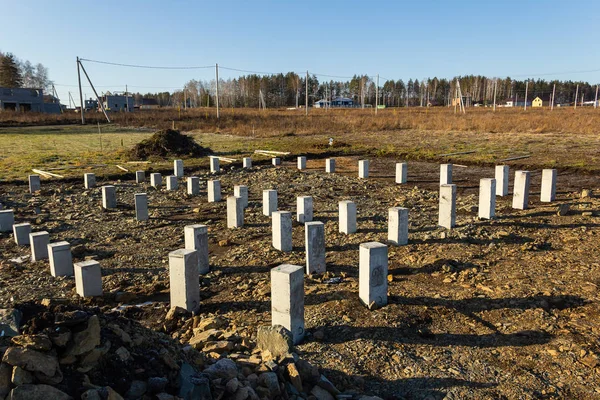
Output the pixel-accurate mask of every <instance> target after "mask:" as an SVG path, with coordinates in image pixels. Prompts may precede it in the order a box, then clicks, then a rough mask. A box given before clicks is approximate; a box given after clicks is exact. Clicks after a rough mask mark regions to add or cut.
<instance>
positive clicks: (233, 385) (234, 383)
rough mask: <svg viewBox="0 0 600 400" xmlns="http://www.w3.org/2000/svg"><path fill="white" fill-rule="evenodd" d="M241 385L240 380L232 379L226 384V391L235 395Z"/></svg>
mask: <svg viewBox="0 0 600 400" xmlns="http://www.w3.org/2000/svg"><path fill="white" fill-rule="evenodd" d="M239 385H240V381H239V379H238V378H233V379H230V380H229V381H228V382H227V383H226V384H225V390H226V391H227V392H228V393H235V392H236V391H237V390H238V387H239Z"/></svg>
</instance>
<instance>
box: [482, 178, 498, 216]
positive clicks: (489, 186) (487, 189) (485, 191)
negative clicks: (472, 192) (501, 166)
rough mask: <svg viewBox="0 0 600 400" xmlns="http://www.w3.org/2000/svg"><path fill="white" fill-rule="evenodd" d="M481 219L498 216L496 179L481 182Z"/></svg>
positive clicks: (485, 179)
mask: <svg viewBox="0 0 600 400" xmlns="http://www.w3.org/2000/svg"><path fill="white" fill-rule="evenodd" d="M478 215H479V218H481V219H492V218H494V216H495V215H496V179H494V178H483V179H480V180H479V212H478Z"/></svg>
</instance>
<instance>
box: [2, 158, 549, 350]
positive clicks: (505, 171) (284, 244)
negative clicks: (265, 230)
mask: <svg viewBox="0 0 600 400" xmlns="http://www.w3.org/2000/svg"><path fill="white" fill-rule="evenodd" d="M272 164H273V165H275V166H277V165H280V164H281V160H280V159H279V158H273V159H272ZM243 167H244V168H252V160H251V158H249V157H247V158H244V159H243ZM305 168H306V157H304V156H302V157H298V169H300V170H303V169H305ZM452 168H453V166H452V164H442V165H441V166H440V196H439V220H438V224H439V225H440V226H442V227H445V228H448V229H451V228H452V227H454V226H455V222H456V185H455V184H452ZM210 169H211V172H212V173H218V172H219V171H220V167H219V159H218V158H217V157H211V158H210ZM325 169H326V172H328V173H334V172H335V159H327V160H326V161H325ZM407 175H408V166H407V163H397V164H396V182H397V183H400V184H404V183H407ZM183 176H184V171H183V162H182V160H175V161H174V175H172V176H169V177H167V190H175V189H176V188H177V180H178V178H182V177H183ZM358 176H359V178H362V179H367V178H368V176H369V161H368V160H360V161H359V170H358ZM556 176H557V174H556V170H553V169H545V170H543V172H542V191H541V201H543V202H551V201H554V199H555V195H556ZM508 179H509V167H508V166H506V165H500V166H497V167H496V170H495V177H494V178H483V179H481V181H480V194H479V217H480V218H482V219H491V218H494V216H495V197H496V196H506V195H508ZM161 180H162V178H161V175H160V174H157V173H154V174H151V175H150V181H151V185H152V186H153V187H155V188H159V187H160V186H161V184H162V183H161ZM136 182H137V183H143V182H145V173H144V171H137V172H136ZM187 183H188V194H190V195H197V194H198V193H199V178H198V177H194V176H193V177H188V178H187ZM497 183H498V184H497ZM29 184H30V187H29V189H30V191H31V192H35V191H38V190H40V187H41V185H40V180H39V176H38V175H30V177H29ZM95 184H96V180H95V176H94V174H89V173H88V174H85V175H84V185H85V187H86V188H87V189H90V188H92V187H94V186H95ZM529 185H530V172H529V171H516V172H515V181H514V191H513V208H516V209H526V208H527V204H528V196H529ZM207 188H208V201H209V202H218V201H221V186H220V181H218V180H209V181H208V183H207ZM102 206H103V207H104V208H107V209H109V208H115V207H116V193H115V187H114V186H111V185H108V186H103V187H102ZM247 207H248V187H247V186H243V185H238V186H235V187H234V195H233V196H229V197H227V226H228V228H241V227H243V225H244V210H245V208H247ZM338 207H339V213H338V218H339V232H341V233H345V234H351V233H355V232H356V231H357V223H356V203H354V202H353V201H350V200H343V201H340V202H339V204H338ZM135 209H136V218H137V219H138V220H139V221H144V220H147V219H148V201H147V196H146V194H145V193H138V194H135ZM262 211H263V215H264V216H267V217H270V218H271V223H272V245H273V247H274V248H276V249H278V250H280V251H285V252H287V251H291V250H292V213H291V212H290V211H280V210H278V204H277V191H276V190H272V189H270V190H264V191H263V204H262ZM408 211H409V210H408V209H407V208H403V207H394V208H390V209H389V210H388V242H389V243H390V244H392V245H405V244H407V243H408ZM313 215H314V210H313V199H312V197H310V196H300V197H298V198H297V210H296V219H297V221H298V222H300V223H304V226H305V235H304V238H305V240H304V242H305V243H304V245H305V253H306V266H305V267H302V266H298V265H289V264H285V265H280V266H278V267H275V268H273V269H272V270H271V286H272V292H271V293H272V298H271V303H272V307H271V311H272V323H273V325H277V324H278V325H282V326H284V327H286V328H287V329H288V330H290V332H292V334H293V337H294V342H296V343H298V342H299V341H300V340H301V339H302V337H303V336H304V270H306V273H307V274H312V273H324V272H325V271H326V263H325V255H326V254H325V228H324V224H323V222H320V221H313ZM9 227H10V228H9ZM10 229H12V230H13V233H14V238H15V241H16V243H17V244H18V245H30V246H31V258H32V261H38V260H41V259H49V260H50V270H51V274H52V275H53V276H72V275H75V281H76V290H77V293H78V294H79V295H81V296H83V297H89V296H100V295H102V279H101V269H100V264H99V263H98V262H96V261H85V262H81V263H75V264H73V263H72V257H71V252H70V247H69V243H68V242H64V241H61V242H57V243H49V234H48V232H31V226H30V224H15V223H14V213H13V210H0V231H7V230H10ZM184 238H185V248H183V249H179V250H176V251H173V252H171V253H169V273H170V288H171V289H170V292H171V298H170V301H171V306H172V307H173V306H178V307H182V308H184V309H186V310H189V311H196V310H198V308H199V306H200V288H199V285H198V281H199V276H200V275H202V274H205V273H207V272H208V271H209V270H210V267H209V257H208V254H209V253H208V227H207V226H206V225H189V226H186V227H185V228H184ZM387 275H388V246H387V245H385V244H383V243H378V242H369V243H362V244H361V245H360V246H359V298H360V300H361V301H362V302H363V303H364V304H365V305H366V306H368V307H369V308H370V309H373V308H376V307H382V306H385V305H386V304H387Z"/></svg>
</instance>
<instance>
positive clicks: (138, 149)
mask: <svg viewBox="0 0 600 400" xmlns="http://www.w3.org/2000/svg"><path fill="white" fill-rule="evenodd" d="M209 154H212V151H211V149H209V148H206V147H202V146H200V145H199V144H198V143H196V142H194V140H193V139H192V138H191V137H189V136H186V135H183V134H182V133H181V132H179V131H175V130H172V129H165V130H162V131H158V132H156V133H155V134H154V135H152V136H151V137H150V138H148V139H146V140H143V141H141V142H140V143H138V144H137V145H136V146H135V147H134V148H133V149H132V150H131V154H130V156H131V158H132V159H136V160H146V159H147V158H148V157H151V156H159V157H173V156H192V157H203V156H207V155H209Z"/></svg>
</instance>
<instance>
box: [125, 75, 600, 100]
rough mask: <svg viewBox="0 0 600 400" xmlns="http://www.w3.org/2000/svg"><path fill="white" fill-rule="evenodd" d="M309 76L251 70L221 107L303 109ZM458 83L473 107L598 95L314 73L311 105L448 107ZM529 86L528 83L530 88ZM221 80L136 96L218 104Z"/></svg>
mask: <svg viewBox="0 0 600 400" xmlns="http://www.w3.org/2000/svg"><path fill="white" fill-rule="evenodd" d="M306 79H307V78H306V75H304V76H303V75H298V74H296V73H294V72H288V73H287V74H275V75H257V74H249V75H244V76H240V77H238V78H232V79H220V80H219V105H220V106H221V107H228V108H229V107H232V108H240V107H250V108H259V107H260V106H261V103H262V100H263V99H264V102H265V105H266V106H267V107H268V108H278V107H298V106H304V105H305V98H306V88H307V85H306ZM458 86H460V93H461V94H462V96H463V100H464V101H465V102H467V104H468V105H474V104H481V105H488V104H492V102H493V101H494V91H495V92H496V103H497V104H504V103H505V102H506V101H509V100H512V101H515V100H516V101H517V102H523V101H524V100H525V94H526V92H527V101H528V102H531V100H533V99H534V98H535V97H540V98H541V99H542V100H544V101H548V100H549V99H550V98H551V96H552V93H553V91H554V93H555V96H554V102H555V104H572V103H573V102H574V101H575V94H576V93H577V101H578V102H579V101H581V99H582V98H583V99H584V100H585V101H590V100H594V99H595V94H596V86H595V85H591V84H590V83H587V82H582V81H571V80H566V81H559V80H551V81H547V80H543V79H537V80H533V79H528V80H525V79H523V80H518V79H513V78H510V77H507V78H490V77H486V76H482V75H466V76H459V77H456V78H453V79H446V78H437V77H434V78H424V79H421V80H419V79H409V80H408V81H404V80H402V79H399V80H391V79H385V80H384V79H382V78H380V80H379V90H376V77H373V76H368V75H354V76H353V77H352V78H350V79H347V80H331V79H329V80H327V79H325V80H323V81H319V79H318V76H317V75H309V76H308V99H309V100H308V104H309V106H313V105H314V103H315V102H316V101H319V100H324V99H332V98H335V97H345V98H350V99H352V100H353V102H354V105H355V106H358V107H360V106H362V105H363V104H364V105H365V106H367V107H368V106H374V105H375V104H376V101H375V100H376V99H375V97H376V93H377V94H378V96H379V99H378V101H377V104H384V105H386V106H388V107H418V106H427V105H430V106H444V105H449V104H452V99H453V98H456V97H457V93H458V90H457V89H458ZM526 86H527V87H526ZM215 96H216V81H215V80H214V79H213V80H191V81H189V82H187V83H186V84H185V86H184V87H183V88H182V89H181V90H175V91H173V92H161V93H147V94H140V93H137V94H135V95H134V97H135V98H136V102H139V101H140V100H141V99H142V98H152V99H155V100H156V101H157V102H158V104H159V105H161V106H181V107H184V106H187V107H206V106H214V105H215V103H216V101H215V100H216V99H215Z"/></svg>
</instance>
